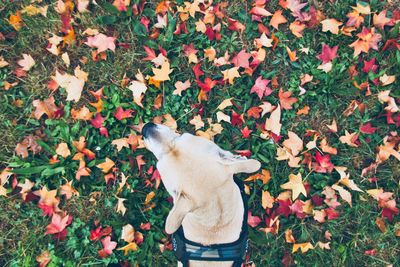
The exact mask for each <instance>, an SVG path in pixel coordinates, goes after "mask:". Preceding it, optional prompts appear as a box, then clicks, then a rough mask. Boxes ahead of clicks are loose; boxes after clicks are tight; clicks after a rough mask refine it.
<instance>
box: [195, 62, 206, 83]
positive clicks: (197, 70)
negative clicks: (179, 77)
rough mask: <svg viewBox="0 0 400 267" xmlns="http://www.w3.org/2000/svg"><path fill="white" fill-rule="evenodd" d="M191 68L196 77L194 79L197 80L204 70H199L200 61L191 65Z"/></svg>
mask: <svg viewBox="0 0 400 267" xmlns="http://www.w3.org/2000/svg"><path fill="white" fill-rule="evenodd" d="M192 70H193V72H194V76H195V77H196V80H199V77H200V76H202V75H203V74H204V72H203V71H202V70H201V64H200V63H197V64H196V65H195V66H194V67H192Z"/></svg>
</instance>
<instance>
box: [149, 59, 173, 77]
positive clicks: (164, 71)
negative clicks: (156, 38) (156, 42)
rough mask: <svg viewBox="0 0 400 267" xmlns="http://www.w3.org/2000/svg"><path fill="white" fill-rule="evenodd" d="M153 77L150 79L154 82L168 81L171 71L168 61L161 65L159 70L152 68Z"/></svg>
mask: <svg viewBox="0 0 400 267" xmlns="http://www.w3.org/2000/svg"><path fill="white" fill-rule="evenodd" d="M152 70H153V73H154V76H153V77H152V78H153V79H154V80H156V81H160V82H162V81H169V80H170V79H169V74H170V73H171V72H172V71H173V69H170V65H169V62H168V60H165V61H164V63H163V64H162V65H161V69H156V68H152Z"/></svg>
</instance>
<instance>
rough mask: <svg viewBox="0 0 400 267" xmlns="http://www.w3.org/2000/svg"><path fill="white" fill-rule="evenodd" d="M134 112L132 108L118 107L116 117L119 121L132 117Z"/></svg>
mask: <svg viewBox="0 0 400 267" xmlns="http://www.w3.org/2000/svg"><path fill="white" fill-rule="evenodd" d="M132 112H133V110H131V109H127V110H124V109H123V108H122V107H118V108H117V110H116V111H115V114H114V117H115V118H116V119H117V120H119V121H121V120H123V119H126V118H132Z"/></svg>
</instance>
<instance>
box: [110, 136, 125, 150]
mask: <svg viewBox="0 0 400 267" xmlns="http://www.w3.org/2000/svg"><path fill="white" fill-rule="evenodd" d="M111 144H112V145H115V146H117V151H118V152H119V151H121V149H122V148H123V147H126V148H129V143H128V138H120V139H114V140H113V141H112V142H111Z"/></svg>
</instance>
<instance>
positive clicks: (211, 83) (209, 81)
mask: <svg viewBox="0 0 400 267" xmlns="http://www.w3.org/2000/svg"><path fill="white" fill-rule="evenodd" d="M196 83H197V85H198V86H199V87H200V88H201V89H202V90H204V91H205V92H210V90H211V89H212V88H213V87H214V86H215V85H216V84H217V81H214V80H212V79H211V78H209V77H207V78H206V79H205V80H204V83H203V82H201V81H200V80H196Z"/></svg>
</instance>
